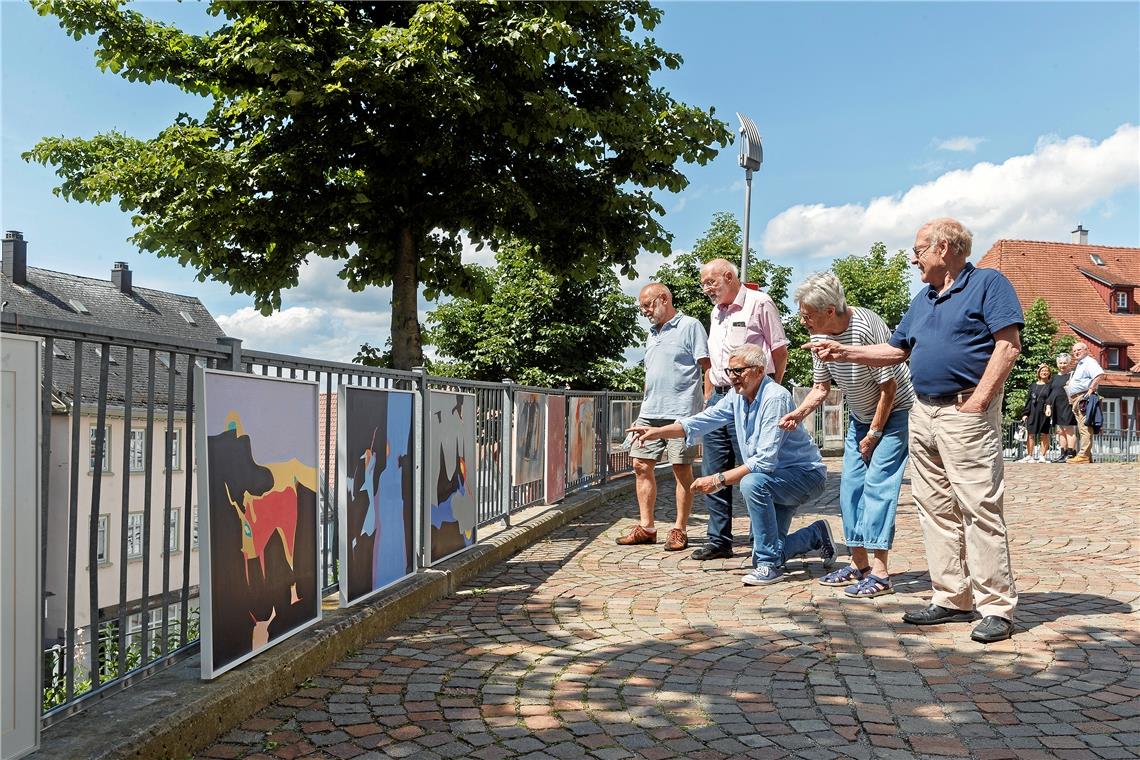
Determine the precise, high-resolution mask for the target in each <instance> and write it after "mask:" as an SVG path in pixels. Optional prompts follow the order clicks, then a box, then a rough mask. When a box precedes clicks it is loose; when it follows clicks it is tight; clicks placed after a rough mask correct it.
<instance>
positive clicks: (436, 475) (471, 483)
mask: <svg viewBox="0 0 1140 760" xmlns="http://www.w3.org/2000/svg"><path fill="white" fill-rule="evenodd" d="M427 417H428V419H427V422H426V424H425V426H424V440H425V443H424V448H425V449H426V450H427V470H426V471H425V472H424V499H423V502H424V521H423V541H424V547H423V552H424V557H425V558H427V564H429V565H434V564H435V563H437V562H442V561H443V560H445V559H447V558H448V557H452V556H454V555H456V554H458V553H460V552H462V551H463V550H465V549H468V548H470V547H472V546H474V545H475V522H476V512H475V395H474V394H472V393H452V392H449V391H431V392H429V393H428V414H427Z"/></svg>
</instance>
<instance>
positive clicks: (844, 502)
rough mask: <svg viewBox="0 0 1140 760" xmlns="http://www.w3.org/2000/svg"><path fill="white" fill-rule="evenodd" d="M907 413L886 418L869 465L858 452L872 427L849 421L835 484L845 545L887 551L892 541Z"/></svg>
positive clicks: (903, 466) (903, 464)
mask: <svg viewBox="0 0 1140 760" xmlns="http://www.w3.org/2000/svg"><path fill="white" fill-rule="evenodd" d="M909 419H910V410H909V409H899V410H897V411H895V412H892V413H891V416H890V417H888V418H887V424H886V425H884V426H883V437H882V438H881V439H880V440H879V445H878V446H876V447H875V450H874V452H872V454H871V461H870V463H868V462H865V461H863V455H862V454H860V453H859V441H861V440H863V438H864V437H865V436H866V435H867V431H868V430H870V428H871V426H870V425H868V424H865V423H862V422H859V421H858V420H856V419H855V418H854V417H852V418H851V424H850V425H848V427H847V440H846V442H845V443H844V445H843V477H842V478H841V479H840V481H839V509H840V511H841V512H842V513H843V539H844V541H845V543H846V544H847V545H848V546H861V547H863V548H864V549H869V550H871V551H874V550H875V549H890V548H891V543H892V542H893V541H894V538H895V512H896V511H897V509H898V506H899V489H901V488H902V481H903V473H904V472H905V471H906V462H907V458H908V456H909V453H910V449H909V447H908V446H907V439H908V438H909V436H910V422H909Z"/></svg>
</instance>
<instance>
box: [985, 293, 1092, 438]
mask: <svg viewBox="0 0 1140 760" xmlns="http://www.w3.org/2000/svg"><path fill="white" fill-rule="evenodd" d="M1058 327H1059V325H1058V324H1057V320H1055V319H1053V316H1052V315H1051V314H1050V313H1049V304H1048V303H1047V302H1046V301H1045V299H1044V298H1038V299H1037V300H1036V301H1034V302H1033V305H1032V306H1030V307H1029V309H1028V311H1026V312H1025V327H1023V328H1021V355H1020V356H1019V357H1017V363H1016V364H1014V365H1013V369H1012V370H1011V371H1010V373H1009V377H1008V378H1006V381H1005V390H1004V395H1003V400H1002V414H1003V416H1004V417H1005V420H1006V422H1010V421H1012V420H1015V419H1021V410H1022V409H1023V408H1024V407H1025V399H1026V396H1027V395H1028V393H1029V386H1030V385H1032V384H1033V383H1034V382H1036V381H1037V368H1038V367H1039V366H1041V365H1042V364H1048V365H1049V368H1050V369H1051V370H1053V374H1057V365H1056V363H1055V361H1054V359H1055V358H1056V356H1057V354H1059V353H1061V352H1062V351H1068V350H1069V349H1070V348H1072V346H1073V343H1074V342H1076V338H1074V337H1073V336H1071V335H1064V336H1061V337H1060V338H1058V337H1057V328H1058Z"/></svg>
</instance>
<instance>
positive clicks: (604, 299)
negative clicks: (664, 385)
mask: <svg viewBox="0 0 1140 760" xmlns="http://www.w3.org/2000/svg"><path fill="white" fill-rule="evenodd" d="M495 259H496V262H497V264H496V266H494V267H490V268H484V267H480V268H478V272H477V276H478V277H479V278H481V279H482V280H483V281H484V282H486V284H487V287H488V288H489V290H490V292H491V297H490V300H489V301H486V302H481V301H478V300H476V299H471V298H457V299H455V300H453V301H451V302H450V303H446V304H443V305H441V306H440V307H438V308H437V309H436V310H435V311H433V312H432V313H431V314H430V315H428V325H429V331H428V339H429V341H430V342H431V344H432V345H434V346H435V347H436V348H437V349H438V350H439V353H440V355H441V357H442V358H441V359H440V361H437V362H434V363H433V367H432V368H433V371H434V372H436V373H437V374H441V375H446V376H449V377H459V378H466V379H471V380H490V381H495V382H497V381H499V380H502V379H503V378H508V377H509V378H511V379H512V380H514V381H515V382H519V383H523V384H526V385H541V386H546V387H556V388H560V387H563V386H566V385H569V386H570V387H572V388H576V389H582V390H591V389H602V388H610V389H615V390H619V389H627V388H628V389H629V390H635V391H640V390H641V389H642V386H641V385H637V386H636V387H632V388H629V386H630V385H631V384H632V383H634V382H636V379H637V372H636V370H627V369H624V368H623V365H624V362H623V352H624V351H625V350H626V349H627V348H630V347H632V346H636V345H638V344H639V343H640V342H641V341H643V340H644V339H645V333H644V332H643V331H642V330H641V328H640V327H639V326H638V322H637V319H638V309H637V301H636V300H635V299H633V298H631V297H630V296H627V295H625V294H624V293H622V292H621V283H620V282H619V280H618V278H617V275H615V274H614V273H613V271H612V270H605V271H601V272H598V273H597V274H595V275H594V276H593V277H591V278H589V279H587V280H584V281H578V280H573V279H564V278H562V277H559V276H557V275H554V274H552V273H550V272H548V271H546V270H544V269H541V268H539V267H536V266H535V265H534V263H533V261H531V260H530V259H529V257H528V256H527V251H526V246H525V244H523V243H521V242H519V243H515V244H512V245H508V246H505V247H502V248H500V249H499V251H498V253H497V254H496V256H495ZM642 377H643V376H642Z"/></svg>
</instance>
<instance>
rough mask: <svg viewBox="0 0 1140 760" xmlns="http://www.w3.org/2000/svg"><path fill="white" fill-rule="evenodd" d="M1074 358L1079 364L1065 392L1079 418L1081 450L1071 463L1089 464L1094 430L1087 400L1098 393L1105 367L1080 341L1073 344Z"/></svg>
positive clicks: (1078, 433)
mask: <svg viewBox="0 0 1140 760" xmlns="http://www.w3.org/2000/svg"><path fill="white" fill-rule="evenodd" d="M1073 358H1074V359H1076V360H1077V365H1076V366H1075V367H1073V373H1072V375H1070V376H1069V382H1068V383H1066V384H1065V393H1067V394H1068V396H1069V403H1070V404H1072V405H1073V414H1074V415H1075V416H1076V418H1077V436H1078V437H1079V438H1080V444H1079V445H1080V451H1078V452H1077V454H1076V456H1072V457H1069V458H1068V459H1067V460H1065V461H1067V462H1068V463H1069V464H1088V463H1090V462H1092V437H1093V431H1092V428H1091V427H1090V426H1089V420H1088V413H1089V409H1088V406H1087V404H1086V402H1087V401H1088V399H1089V396H1092V395H1093V394H1094V393H1096V389H1097V386H1099V385H1100V381H1101V379H1102V378H1103V377H1104V369H1103V368H1102V367H1101V366H1100V362H1098V361H1097V360H1096V359H1094V358H1092V357H1091V356H1089V347H1088V346H1087V345H1086V344H1085V343H1082V342H1080V341H1077V342H1076V343H1074V344H1073Z"/></svg>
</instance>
